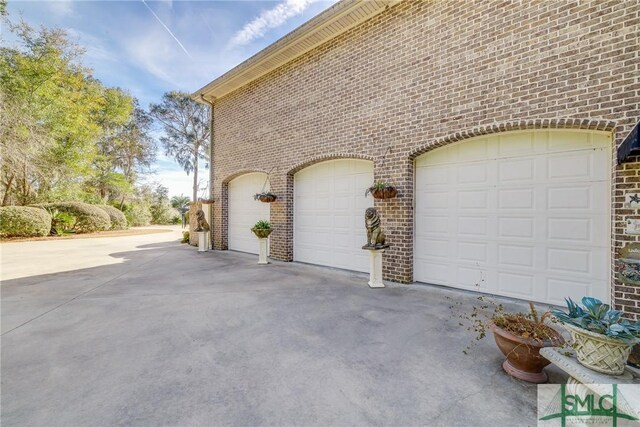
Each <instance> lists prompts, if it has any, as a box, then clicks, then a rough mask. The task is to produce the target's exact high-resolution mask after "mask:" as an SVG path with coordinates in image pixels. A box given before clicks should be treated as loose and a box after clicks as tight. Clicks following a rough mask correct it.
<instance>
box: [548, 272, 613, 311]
mask: <svg viewBox="0 0 640 427" xmlns="http://www.w3.org/2000/svg"><path fill="white" fill-rule="evenodd" d="M603 288H604V286H603V283H602V282H599V283H592V282H590V281H589V280H583V281H579V280H575V279H574V280H570V279H562V278H550V279H548V280H547V298H548V301H549V302H550V303H553V304H558V305H564V302H565V301H564V298H565V297H566V296H567V295H589V296H594V297H596V298H598V299H601V300H602V301H606V300H608V299H609V296H608V295H607V294H606V293H604V292H602V291H601V289H603Z"/></svg>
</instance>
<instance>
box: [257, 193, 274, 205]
mask: <svg viewBox="0 0 640 427" xmlns="http://www.w3.org/2000/svg"><path fill="white" fill-rule="evenodd" d="M277 198H278V196H276V195H275V194H273V193H272V192H270V191H263V192H261V193H257V194H255V195H254V196H253V199H254V200H260V201H261V202H263V203H271V202H275V201H276V199H277Z"/></svg>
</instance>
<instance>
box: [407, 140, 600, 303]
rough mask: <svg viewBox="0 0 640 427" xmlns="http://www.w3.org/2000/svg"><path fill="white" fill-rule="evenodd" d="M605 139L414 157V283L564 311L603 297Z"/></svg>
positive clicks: (478, 145) (490, 144) (475, 145)
mask: <svg viewBox="0 0 640 427" xmlns="http://www.w3.org/2000/svg"><path fill="white" fill-rule="evenodd" d="M610 150H611V143H610V137H609V136H608V135H606V134H602V133H593V132H578V131H562V130H556V131H536V132H509V133H505V134H500V135H495V136H488V137H480V138H474V139H471V140H468V141H465V142H460V143H457V144H453V145H450V146H447V147H443V148H440V149H436V150H434V151H433V152H430V153H427V154H425V155H422V156H420V157H419V158H418V159H417V160H416V187H415V189H416V196H415V197H416V213H415V245H414V250H415V252H414V276H415V279H416V281H420V282H426V283H433V284H439V285H446V286H452V287H457V288H463V289H471V290H478V291H481V292H487V293H493V294H498V295H505V296H511V297H515V298H521V299H527V300H533V301H540V302H548V303H554V304H562V303H563V298H564V297H565V296H571V297H572V298H580V297H582V296H584V295H591V296H595V297H598V298H600V299H602V300H604V301H608V300H609V299H610V298H609V261H610V258H609V257H610V242H609V239H610V226H609V224H610V222H609V221H610V217H609V209H610V184H609V181H610V179H609V174H610V166H609V165H610Z"/></svg>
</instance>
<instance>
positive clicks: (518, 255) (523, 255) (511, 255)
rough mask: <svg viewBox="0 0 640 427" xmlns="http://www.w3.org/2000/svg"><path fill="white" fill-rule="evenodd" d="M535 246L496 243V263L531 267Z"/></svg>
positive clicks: (533, 262) (533, 264)
mask: <svg viewBox="0 0 640 427" xmlns="http://www.w3.org/2000/svg"><path fill="white" fill-rule="evenodd" d="M535 264H536V263H535V248H534V247H532V246H520V245H498V265H499V266H506V267H511V266H516V267H518V268H520V267H525V268H531V269H533V268H534V267H535Z"/></svg>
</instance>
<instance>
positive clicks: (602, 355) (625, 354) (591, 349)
mask: <svg viewBox="0 0 640 427" xmlns="http://www.w3.org/2000/svg"><path fill="white" fill-rule="evenodd" d="M564 327H566V328H567V329H568V330H569V332H570V333H571V337H572V338H573V347H574V349H575V351H576V356H577V358H578V362H580V364H581V365H583V366H586V367H587V368H589V369H593V370H594V371H596V372H601V373H603V374H607V375H621V374H622V373H623V372H624V366H625V365H626V363H627V359H628V358H629V353H631V346H629V345H627V344H626V343H625V342H624V341H621V340H618V339H615V338H611V337H608V336H606V335H602V334H597V333H595V332H591V331H588V330H586V329H582V328H578V327H577V326H573V325H570V324H567V323H565V324H564Z"/></svg>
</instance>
